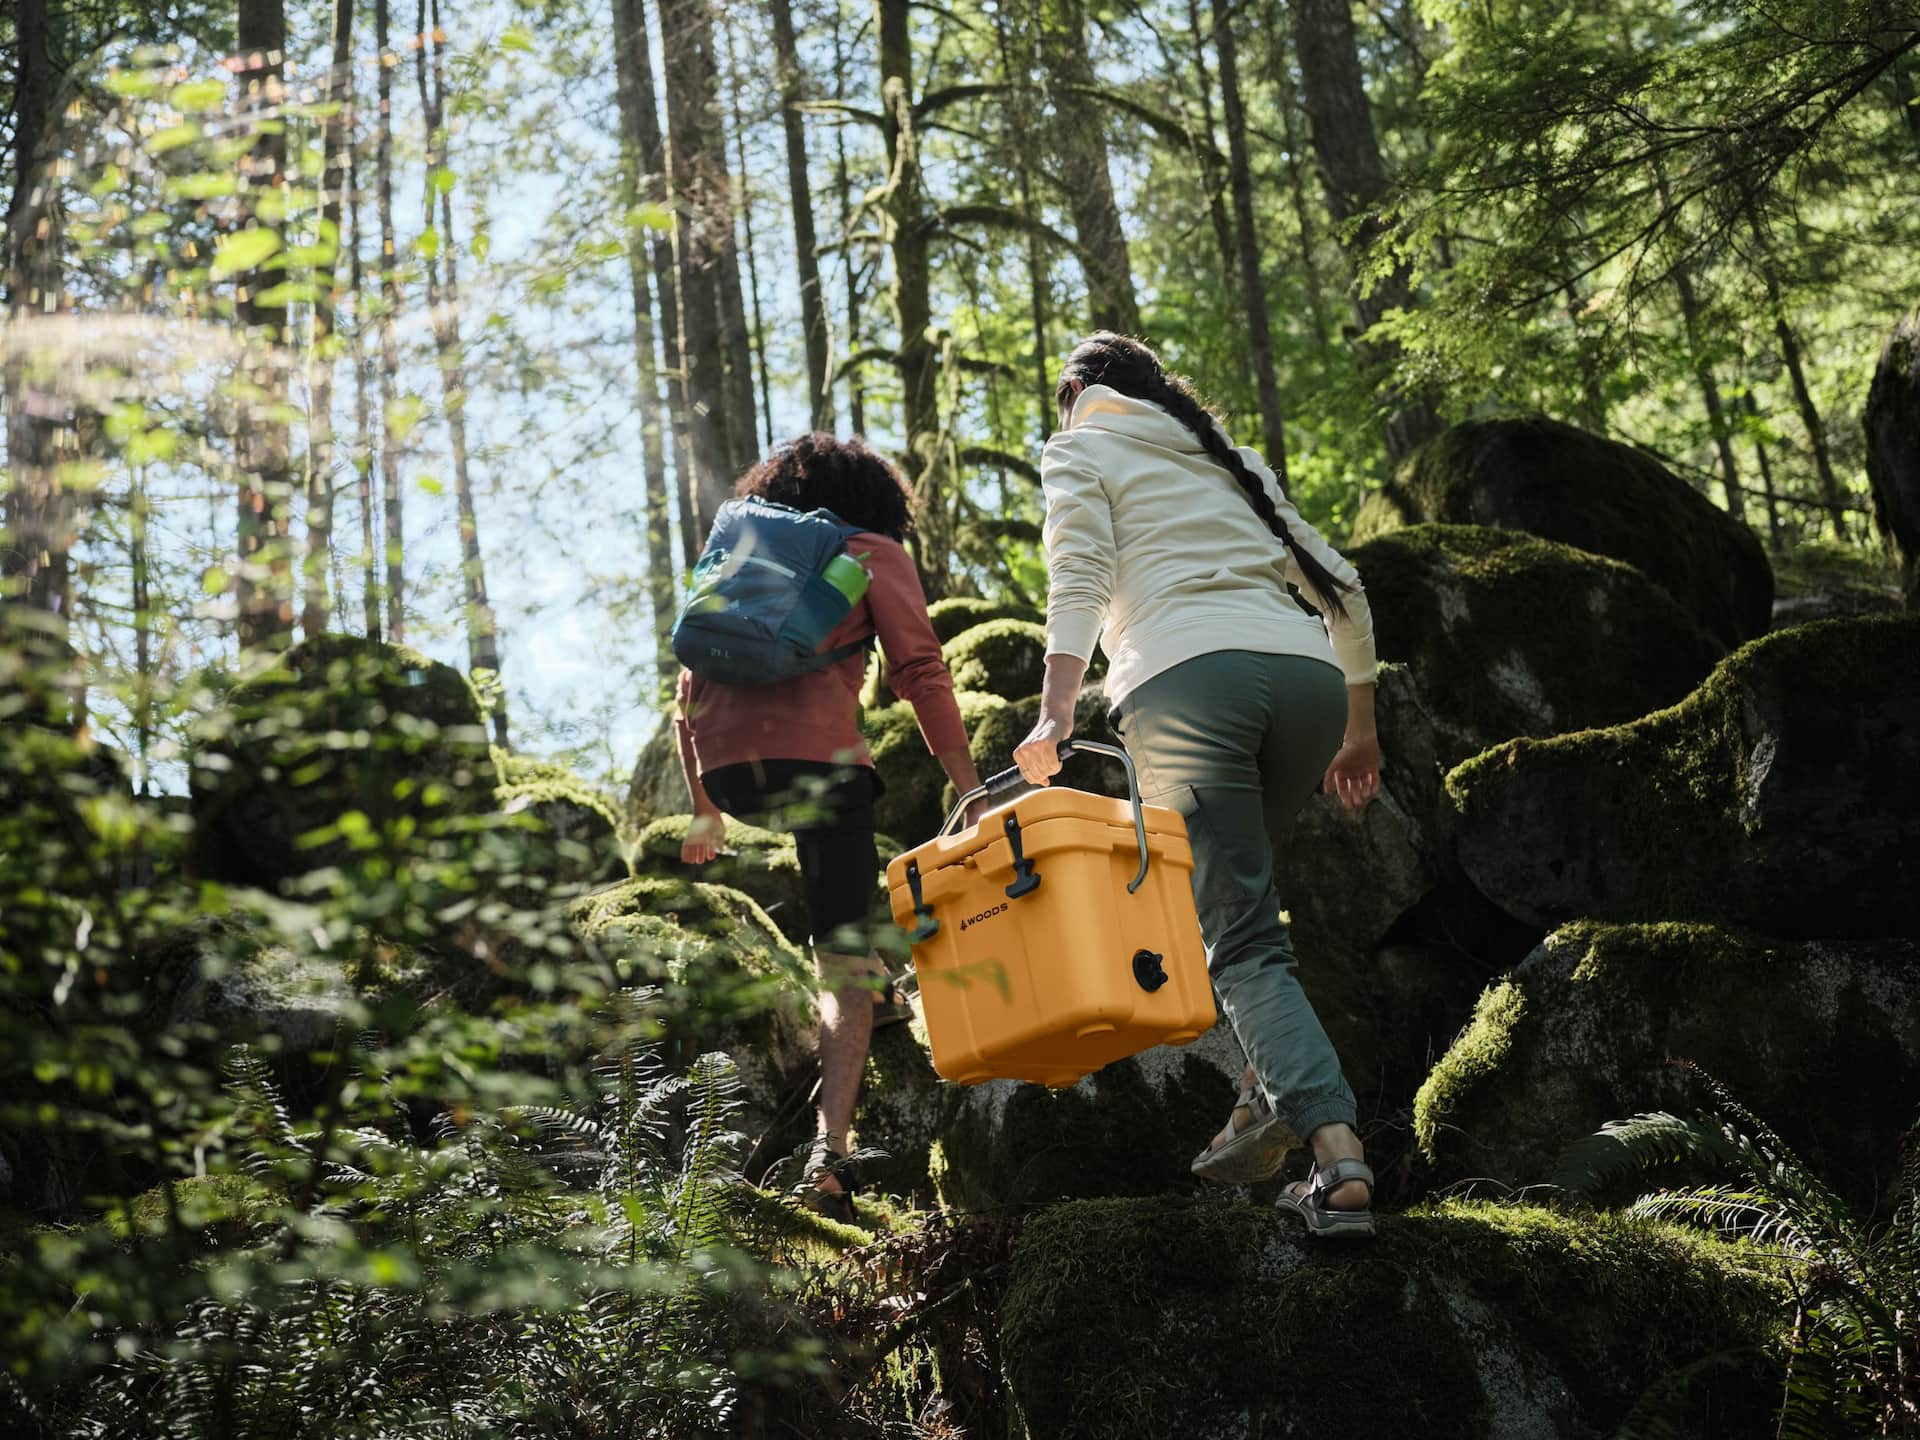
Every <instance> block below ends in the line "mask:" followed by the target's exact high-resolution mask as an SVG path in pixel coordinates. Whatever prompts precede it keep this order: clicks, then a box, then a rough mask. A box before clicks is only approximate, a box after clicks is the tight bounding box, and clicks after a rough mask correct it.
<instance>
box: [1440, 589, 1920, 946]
mask: <svg viewBox="0 0 1920 1440" xmlns="http://www.w3.org/2000/svg"><path fill="white" fill-rule="evenodd" d="M1915 654H1920V617H1914V616H1908V615H1880V616H1870V617H1865V618H1860V619H1851V620H1833V621H1823V622H1819V623H1816V624H1812V625H1805V626H1798V627H1795V628H1793V629H1790V630H1784V631H1780V632H1777V633H1775V634H1773V635H1768V636H1765V637H1763V638H1761V639H1759V640H1755V641H1752V642H1750V643H1749V644H1747V645H1745V646H1743V647H1741V649H1739V650H1738V651H1736V652H1735V653H1734V654H1732V655H1730V656H1728V657H1727V658H1726V659H1725V660H1724V661H1723V662H1722V663H1721V664H1720V665H1719V666H1718V667H1716V668H1715V669H1714V671H1713V672H1712V674H1710V675H1709V676H1708V677H1707V679H1706V681H1705V682H1704V683H1703V684H1701V685H1700V686H1699V688H1698V689H1696V690H1695V691H1693V693H1692V694H1690V695H1688V696H1687V697H1686V698H1685V699H1684V700H1682V701H1680V702H1679V703H1678V704H1676V705H1673V706H1670V707H1668V708H1666V709H1662V710H1657V711H1655V712H1653V713H1651V714H1648V715H1645V716H1643V717H1641V718H1639V719H1637V720H1632V721H1629V722H1627V723H1625V724H1618V725H1612V726H1607V727H1603V728H1598V729H1591V730H1583V731H1579V732H1575V733H1572V734H1566V735H1559V736H1554V737H1552V738H1550V739H1520V740H1513V741H1510V742H1508V743H1506V744H1503V745H1498V746H1495V747H1494V748H1492V749H1490V750H1488V751H1486V752H1485V753H1483V754H1480V755H1478V756H1476V757H1474V758H1473V759H1471V760H1468V761H1466V762H1464V763H1462V764H1460V765H1458V766H1456V767H1455V768H1454V769H1453V770H1452V771H1451V772H1449V774H1448V775H1447V778H1446V782H1445V793H1446V796H1447V799H1448V801H1449V803H1450V805H1451V807H1452V810H1453V812H1454V820H1455V828H1456V831H1457V833H1458V836H1459V845H1460V855H1461V859H1462V863H1463V864H1464V865H1465V866H1466V867H1467V870H1468V872H1469V874H1470V875H1471V876H1472V878H1473V879H1474V881H1475V883H1476V884H1478V885H1479V886H1480V888H1481V889H1482V891H1483V892H1485V893H1486V894H1487V896H1488V898H1490V899H1492V900H1493V901H1494V902H1495V903H1496V904H1500V905H1502V906H1503V907H1506V908H1508V909H1509V910H1510V912H1511V913H1513V914H1516V915H1519V916H1521V917H1522V918H1525V919H1527V920H1529V921H1531V922H1533V923H1539V924H1542V925H1543V926H1545V927H1551V926H1553V925H1557V924H1563V923H1566V922H1568V921H1571V920H1574V919H1577V918H1582V917H1585V916H1592V917H1595V918H1600V919H1609V920H1701V921H1709V922H1731V923H1734V924H1746V925H1752V926H1755V927H1758V928H1762V929H1769V930H1775V931H1777V932H1778V933H1785V934H1801V935H1816V936H1817V935H1871V934H1897V933H1902V932H1903V931H1904V930H1905V929H1906V928H1909V926H1910V924H1911V923H1912V922H1913V921H1914V920H1915V919H1916V915H1915V912H1914V910H1913V902H1911V901H1910V900H1908V899H1907V897H1908V896H1910V895H1911V894H1913V891H1914V884H1913V881H1914V877H1913V876H1912V875H1911V874H1910V873H1909V872H1908V867H1909V864H1910V859H1909V857H1910V854H1911V850H1910V845H1909V843H1906V842H1903V841H1902V838H1901V837H1902V835H1909V836H1911V834H1912V832H1911V830H1910V829H1909V830H1902V829H1901V828H1900V827H1901V826H1902V825H1907V824H1908V823H1909V821H1910V820H1911V818H1912V817H1915V816H1920V765H1916V763H1915V761H1916V759H1920V756H1916V753H1915V750H1914V746H1915V743H1916V742H1915V739H1914V736H1913V732H1912V730H1911V727H1910V721H1909V718H1908V717H1910V716H1911V715H1912V714H1913V707H1914V705H1915V704H1920V673H1917V672H1916V671H1915V670H1914V668H1913V663H1912V662H1913V656H1914V655H1915ZM1865 814H1877V815H1884V816H1886V817H1888V819H1889V820H1890V821H1892V822H1893V823H1892V824H1890V825H1889V824H1870V825H1866V826H1864V827H1863V826H1862V825H1861V823H1860V819H1859V817H1860V816H1862V815H1865ZM1850 872H1851V873H1850ZM1843 897H1844V903H1845V905H1846V907H1847V908H1845V909H1839V908H1836V907H1838V906H1840V905H1841V904H1842V902H1843Z"/></svg>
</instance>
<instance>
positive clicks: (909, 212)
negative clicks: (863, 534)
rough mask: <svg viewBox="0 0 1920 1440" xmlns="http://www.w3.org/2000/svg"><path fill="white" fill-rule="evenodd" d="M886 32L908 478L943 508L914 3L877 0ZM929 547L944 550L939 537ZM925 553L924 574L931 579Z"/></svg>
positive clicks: (896, 315) (884, 113) (928, 501)
mask: <svg viewBox="0 0 1920 1440" xmlns="http://www.w3.org/2000/svg"><path fill="white" fill-rule="evenodd" d="M875 12H876V14H875V20H876V25H875V28H876V30H877V31H878V34H879V58H880V116H881V126H880V134H881V139H882V141H883V144H884V148H885V152H886V156H887V179H886V185H885V190H884V197H885V198H884V200H883V202H882V203H883V205H884V208H885V211H886V216H887V234H888V236H889V237H890V248H891V250H892V258H893V289H892V292H891V297H890V298H891V300H892V305H893V325H894V334H895V335H897V336H898V337H899V346H898V348H897V349H896V350H895V351H894V354H893V363H894V369H895V371H896V372H897V373H898V374H899V377H900V393H901V410H902V420H903V422H904V423H903V426H902V428H903V429H904V430H905V431H906V441H907V445H906V454H905V457H904V459H905V463H906V470H907V474H908V475H909V477H911V478H912V479H913V480H914V481H915V482H916V483H919V482H923V481H924V482H927V483H926V484H925V485H924V486H923V487H922V488H921V491H920V494H919V502H920V506H921V509H922V512H923V514H933V513H936V512H937V509H938V505H939V499H940V497H939V496H938V495H937V494H936V493H935V491H936V489H937V484H938V470H937V469H936V456H935V455H934V447H935V445H936V444H937V442H938V438H939V433H940V398H939V393H938V391H937V390H936V389H935V385H934V381H935V375H936V372H937V369H938V364H939V354H938V352H937V350H936V348H935V346H934V343H933V339H932V337H931V335H930V334H929V333H928V331H929V328H930V326H931V324H932V321H933V292H932V280H931V272H930V266H929V255H928V242H929V238H930V234H931V231H930V227H929V226H928V225H927V224H926V223H925V217H924V216H923V215H922V214H921V205H922V198H921V175H920V136H919V132H918V129H917V124H916V116H915V114H914V105H913V30H912V26H911V25H910V23H909V21H908V4H907V0H875ZM925 538H926V540H927V542H928V545H929V546H930V547H932V548H934V549H936V550H937V549H938V545H939V542H938V540H937V539H936V538H935V537H933V536H926V537H925ZM926 568H927V567H926V563H925V557H923V561H922V572H923V576H922V578H926V575H925V571H926Z"/></svg>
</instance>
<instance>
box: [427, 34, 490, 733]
mask: <svg viewBox="0 0 1920 1440" xmlns="http://www.w3.org/2000/svg"><path fill="white" fill-rule="evenodd" d="M418 13H419V27H420V44H419V46H418V48H416V49H415V50H414V52H413V60H414V67H413V68H414V74H415V76H416V77H417V79H418V81H419V88H420V109H421V111H422V112H423V113H424V115H425V117H426V124H427V150H426V171H427V175H426V187H425V207H424V208H425V210H426V214H425V217H424V219H425V222H426V229H427V231H428V232H429V233H432V232H433V230H434V214H433V202H434V197H435V196H436V195H437V196H439V198H440V217H439V219H440V224H439V230H438V234H437V236H436V238H435V240H434V242H433V243H431V244H429V245H428V246H427V247H426V261H427V311H428V314H429V316H430V317H431V323H432V326H433V345H434V353H435V355H436V356H437V357H438V359H439V362H440V392H441V396H442V398H443V401H444V403H445V406H446V414H447V438H448V440H449V442H450V443H451V445H452V449H453V493H454V502H455V504H456V505H457V507H458V509H459V514H460V572H461V575H462V577H463V578H464V580H465V587H466V599H467V606H466V626H467V664H468V667H469V668H470V669H471V670H472V672H473V675H474V678H475V679H476V681H478V682H479V683H480V684H481V686H482V688H483V690H484V691H485V692H486V693H487V697H488V700H489V701H490V703H491V707H492V710H493V738H494V740H495V742H496V743H497V744H499V746H500V747H501V748H502V749H503V750H504V749H507V748H510V745H511V741H510V740H509V738H508V731H507V694H506V687H505V686H504V685H502V684H501V683H500V629H499V622H498V620H497V619H496V617H495V615H494V611H493V604H492V602H491V601H490V600H489V599H488V597H487V569H486V562H485V560H484V559H483V558H482V555H481V551H480V515H479V512H478V511H477V510H476V509H475V508H474V503H473V477H472V472H471V467H470V465H469V464H468V454H467V364H466V357H465V353H464V351H463V348H462V346H461V343H460V236H459V233H458V231H456V230H455V228H454V223H453V186H454V175H453V170H452V167H451V166H450V165H449V163H448V162H449V159H450V149H449V145H450V141H449V137H448V132H447V123H446V74H445V69H444V65H443V63H442V59H441V53H440V51H441V43H442V38H441V37H442V31H441V29H440V0H433V12H432V15H431V17H429V15H428V13H427V0H419V12H418ZM429 18H431V24H429V23H428V22H429ZM429 56H431V58H432V62H433V67H432V68H433V83H432V86H431V87H429V86H428V83H427V61H428V57H429ZM441 256H445V257H446V262H447V268H446V283H445V285H444V286H443V285H442V284H441V281H440V265H439V261H440V257H441Z"/></svg>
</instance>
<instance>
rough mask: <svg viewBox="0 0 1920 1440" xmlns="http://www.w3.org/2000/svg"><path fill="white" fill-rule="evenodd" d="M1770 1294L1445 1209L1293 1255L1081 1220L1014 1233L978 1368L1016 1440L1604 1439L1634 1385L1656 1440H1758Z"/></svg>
mask: <svg viewBox="0 0 1920 1440" xmlns="http://www.w3.org/2000/svg"><path fill="white" fill-rule="evenodd" d="M1784 1304H1785V1287H1784V1286H1783V1285H1781V1284H1780V1283H1779V1282H1778V1281H1777V1280H1776V1279H1775V1278H1774V1277H1773V1276H1772V1274H1771V1273H1770V1272H1769V1271H1768V1270H1767V1269H1766V1268H1764V1265H1763V1262H1762V1261H1761V1259H1760V1258H1759V1257H1758V1255H1757V1253H1756V1252H1753V1251H1750V1250H1746V1249H1743V1248H1736V1247H1734V1246H1730V1245H1725V1244H1721V1243H1718V1242H1715V1241H1712V1240H1707V1239H1703V1238H1699V1237H1697V1236H1694V1235H1692V1234H1688V1233H1685V1232H1682V1231H1678V1230H1675V1229H1671V1228H1667V1227H1657V1226H1653V1225H1650V1224H1646V1223H1643V1222H1634V1221H1629V1220H1626V1219H1623V1218H1619V1217H1615V1216H1608V1215H1596V1216H1586V1217H1574V1216H1568V1215H1562V1214H1557V1213H1555V1212H1552V1211H1549V1210H1543V1209H1538V1208H1534V1207H1528V1206H1492V1205H1472V1204H1460V1203H1454V1204H1447V1205H1443V1206H1438V1207H1435V1208H1431V1209H1426V1210H1422V1211H1417V1212H1415V1213H1413V1214H1409V1215H1405V1216H1398V1217H1389V1218H1387V1219H1385V1220H1383V1221H1382V1224H1381V1232H1380V1235H1379V1237H1378V1238H1377V1239H1376V1240H1375V1241H1374V1242H1373V1243H1372V1244H1371V1245H1369V1246H1367V1247H1365V1248H1363V1249H1349V1250H1345V1251H1342V1252H1340V1253H1337V1254H1336V1253H1330V1252H1329V1251H1328V1250H1327V1249H1326V1248H1325V1247H1319V1248H1316V1246H1315V1244H1314V1243H1313V1242H1309V1241H1307V1240H1306V1239H1305V1238H1304V1237H1303V1236H1302V1235H1301V1234H1300V1232H1299V1229H1298V1226H1297V1224H1296V1223H1292V1222H1290V1221H1289V1220H1288V1219H1287V1218H1286V1217H1283V1216H1281V1215H1280V1214H1278V1213H1277V1212H1275V1211H1274V1210H1272V1209H1271V1208H1266V1207H1254V1206H1249V1205H1244V1204H1236V1203H1219V1202H1213V1203H1198V1202H1191V1201H1179V1200H1169V1199H1165V1198H1156V1199H1144V1200H1089V1201H1080V1202H1076V1203H1074V1204H1069V1205H1062V1206H1059V1207H1058V1208H1056V1209H1053V1210H1050V1211H1048V1212H1047V1213H1046V1214H1044V1215H1040V1216H1037V1217H1035V1218H1033V1219H1031V1220H1029V1221H1028V1222H1027V1225H1026V1227H1025V1229H1024V1231H1023V1232H1022V1233H1021V1235H1020V1237H1019V1239H1018V1240H1017V1241H1016V1243H1015V1246H1014V1251H1013V1258H1012V1262H1011V1269H1010V1274H1009V1282H1008V1289H1007V1294H1006V1299H1005V1302H1004V1304H1003V1306H1002V1308H1001V1316H1000V1319H1001V1341H1002V1343H1001V1354H1002V1355H1003V1356H1004V1357H1005V1363H1006V1367H1007V1374H1008V1378H1009V1380H1010V1382H1011V1384H1012V1386H1013V1391H1014V1395H1015V1398H1016V1399H1017V1400H1018V1402H1019V1406H1020V1410H1021V1412H1022V1414H1023V1416H1024V1417H1025V1420H1026V1423H1027V1429H1028V1433H1029V1434H1030V1435H1031V1436H1032V1440H1149V1437H1153V1440H1158V1437H1162V1436H1168V1435H1180V1436H1185V1437H1191V1440H1226V1437H1235V1440H1240V1437H1246V1436H1249V1435H1307V1434H1329V1433H1340V1434H1346V1435H1354V1436H1361V1435H1368V1436H1373V1435H1418V1436H1421V1437H1425V1440H1447V1437H1461V1440H1466V1437H1473V1440H1543V1437H1545V1440H1551V1437H1568V1440H1572V1437H1588V1436H1594V1435H1605V1434H1609V1433H1611V1432H1612V1430H1613V1428H1614V1427H1615V1426H1616V1425H1617V1424H1618V1423H1619V1422H1620V1421H1621V1420H1623V1419H1625V1418H1626V1416H1627V1414H1628V1412H1629V1411H1631V1409H1632V1408H1633V1406H1634V1403H1635V1401H1636V1400H1637V1399H1638V1398H1639V1397H1640V1396H1641V1395H1642V1394H1643V1393H1644V1392H1645V1391H1646V1390H1647V1388H1648V1387H1649V1386H1651V1385H1652V1384H1654V1383H1655V1382H1656V1381H1659V1380H1661V1379H1663V1378H1664V1377H1666V1376H1669V1375H1671V1374H1673V1373H1674V1372H1675V1371H1678V1370H1680V1369H1681V1368H1682V1367H1684V1366H1686V1365H1688V1364H1689V1363H1691V1362H1693V1361H1696V1360H1700V1359H1702V1358H1704V1357H1706V1356H1707V1355H1709V1354H1714V1353H1716V1352H1737V1353H1735V1354H1734V1357H1733V1358H1732V1359H1731V1360H1730V1362H1729V1363H1728V1365H1727V1366H1726V1367H1725V1368H1724V1369H1714V1370H1711V1371H1709V1372H1708V1373H1707V1374H1706V1375H1703V1376H1702V1377H1701V1378H1700V1379H1699V1380H1698V1381H1697V1382H1695V1384H1694V1385H1692V1386H1689V1387H1687V1391H1686V1393H1685V1396H1684V1399H1685V1401H1686V1402H1687V1403H1686V1404H1685V1408H1684V1411H1683V1414H1682V1415H1681V1416H1680V1417H1679V1418H1680V1420H1681V1427H1680V1429H1679V1431H1677V1432H1676V1433H1684V1434H1699V1435H1706V1434H1714V1435H1726V1436H1736V1435H1758V1434H1764V1433H1768V1431H1769V1424H1768V1422H1769V1419H1770V1416H1771V1411H1772V1408H1773V1406H1774V1404H1775V1401H1776V1397H1777V1395H1778V1382H1777V1377H1776V1376H1774V1375H1772V1374H1770V1373H1768V1371H1767V1366H1766V1362H1765V1361H1764V1360H1761V1359H1759V1358H1757V1357H1758V1355H1759V1354H1760V1353H1761V1352H1762V1350H1763V1347H1765V1346H1767V1345H1768V1344H1770V1343H1771V1342H1772V1341H1773V1340H1774V1339H1775V1338H1776V1336H1777V1334H1778V1332H1779V1329H1780V1327H1781V1323H1782V1320H1781V1317H1782V1315H1783V1313H1784V1309H1783V1307H1784Z"/></svg>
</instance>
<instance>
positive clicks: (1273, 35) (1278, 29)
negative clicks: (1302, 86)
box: [1266, 0, 1333, 350]
mask: <svg viewBox="0 0 1920 1440" xmlns="http://www.w3.org/2000/svg"><path fill="white" fill-rule="evenodd" d="M1278 9H1279V5H1278V0H1276V3H1275V7H1274V10H1273V11H1269V12H1268V15H1267V19H1266V25H1267V68H1268V70H1270V71H1271V72H1272V75H1273V82H1274V92H1275V96H1274V99H1275V104H1276V106H1277V108H1278V109H1279V111H1280V134H1281V138H1282V140H1283V141H1284V142H1285V143H1286V152H1287V153H1286V166H1287V199H1288V200H1289V202H1291V204H1292V206H1293V226H1294V233H1295V234H1297V235H1298V236H1299V237H1300V278H1301V282H1302V283H1303V284H1304V285H1305V286H1306V291H1307V314H1308V316H1309V317H1310V318H1311V320H1312V322H1313V341H1314V344H1316V345H1317V346H1319V347H1320V348H1321V349H1322V350H1325V349H1326V348H1327V346H1328V345H1329V344H1331V343H1332V339H1333V327H1332V326H1331V325H1330V324H1329V323H1328V322H1327V297H1326V293H1325V287H1324V286H1323V284H1322V283H1321V279H1320V257H1319V255H1318V254H1317V253H1316V250H1315V241H1314V235H1315V233H1316V231H1317V230H1318V228H1319V227H1318V225H1317V224H1316V222H1315V220H1314V214H1313V206H1312V205H1311V204H1310V203H1309V202H1308V200H1307V183H1306V175H1305V170H1306V167H1305V165H1304V164H1303V163H1302V161H1301V143H1300V130H1301V124H1300V96H1299V92H1298V91H1297V90H1296V89H1295V88H1294V84H1293V59H1292V56H1290V55H1289V54H1288V53H1287V27H1286V25H1285V23H1284V21H1283V20H1282V18H1281V16H1280V15H1279V14H1278V13H1277V11H1278Z"/></svg>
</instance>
